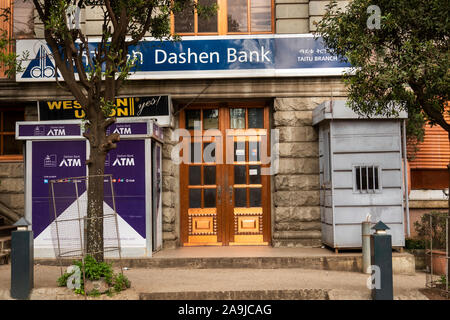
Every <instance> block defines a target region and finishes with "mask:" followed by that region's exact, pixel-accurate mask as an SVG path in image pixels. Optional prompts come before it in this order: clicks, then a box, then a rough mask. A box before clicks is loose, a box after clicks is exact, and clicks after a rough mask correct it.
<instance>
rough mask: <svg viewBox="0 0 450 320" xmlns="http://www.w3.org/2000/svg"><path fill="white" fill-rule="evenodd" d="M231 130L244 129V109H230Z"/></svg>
mask: <svg viewBox="0 0 450 320" xmlns="http://www.w3.org/2000/svg"><path fill="white" fill-rule="evenodd" d="M230 127H231V129H245V109H243V108H236V109H230Z"/></svg>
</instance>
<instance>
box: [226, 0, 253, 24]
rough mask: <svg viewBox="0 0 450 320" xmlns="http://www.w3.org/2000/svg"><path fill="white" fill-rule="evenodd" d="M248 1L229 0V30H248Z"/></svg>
mask: <svg viewBox="0 0 450 320" xmlns="http://www.w3.org/2000/svg"><path fill="white" fill-rule="evenodd" d="M247 24H248V23H247V1H246V0H228V32H247V29H248V27H247Z"/></svg>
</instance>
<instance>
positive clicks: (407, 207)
mask: <svg viewBox="0 0 450 320" xmlns="http://www.w3.org/2000/svg"><path fill="white" fill-rule="evenodd" d="M403 162H404V165H403V166H404V177H405V202H406V203H405V205H406V235H407V236H408V237H410V236H411V230H410V223H409V195H408V192H409V190H408V188H409V186H408V159H407V154H406V121H405V120H403Z"/></svg>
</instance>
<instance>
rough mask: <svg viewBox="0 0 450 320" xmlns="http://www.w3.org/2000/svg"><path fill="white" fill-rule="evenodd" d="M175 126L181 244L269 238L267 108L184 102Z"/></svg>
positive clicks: (256, 241) (258, 241) (260, 241)
mask: <svg viewBox="0 0 450 320" xmlns="http://www.w3.org/2000/svg"><path fill="white" fill-rule="evenodd" d="M180 128H184V129H185V130H184V133H182V134H181V135H180V140H181V141H182V144H181V145H182V151H181V152H180V155H182V162H181V163H180V214H181V219H180V225H181V238H182V243H183V245H184V246H204V245H219V246H220V245H224V246H226V245H267V244H269V242H270V175H269V168H270V137H269V133H270V130H269V108H268V107H267V106H265V105H264V104H254V105H250V104H247V105H238V104H220V105H195V106H190V107H187V108H186V109H184V110H182V111H181V113H180Z"/></svg>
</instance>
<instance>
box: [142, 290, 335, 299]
mask: <svg viewBox="0 0 450 320" xmlns="http://www.w3.org/2000/svg"><path fill="white" fill-rule="evenodd" d="M329 291H330V290H325V289H298V290H241V291H179V292H149V293H140V294H139V299H140V300H329V295H328V292H329Z"/></svg>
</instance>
